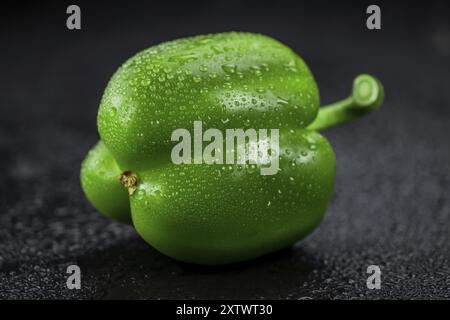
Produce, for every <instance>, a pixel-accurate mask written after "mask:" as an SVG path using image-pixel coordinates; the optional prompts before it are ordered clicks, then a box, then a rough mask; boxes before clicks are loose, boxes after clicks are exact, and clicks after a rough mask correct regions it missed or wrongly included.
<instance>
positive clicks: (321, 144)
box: [81, 32, 384, 265]
mask: <svg viewBox="0 0 450 320" xmlns="http://www.w3.org/2000/svg"><path fill="white" fill-rule="evenodd" d="M383 97H384V90H383V87H382V85H381V83H380V82H379V81H378V80H377V79H375V78H373V77H371V76H369V75H361V76H359V77H357V78H356V79H355V82H354V86H353V92H352V95H351V96H350V97H348V98H347V99H345V100H342V101H340V102H337V103H335V104H333V105H330V106H328V107H325V108H321V109H320V112H319V92H318V89H317V85H316V83H315V80H314V78H313V76H312V74H311V72H310V71H309V69H308V67H307V66H306V64H305V63H304V62H303V60H302V59H301V58H300V57H298V56H297V55H296V54H295V53H294V52H293V51H292V50H291V49H289V48H288V47H286V46H284V45H283V44H281V43H279V42H278V41H276V40H274V39H271V38H269V37H266V36H263V35H256V34H249V33H235V32H233V33H223V34H216V35H208V36H197V37H192V38H186V39H180V40H175V41H172V42H168V43H164V44H161V45H158V46H155V47H152V48H149V49H147V50H144V51H143V52H141V53H138V54H137V55H135V56H134V57H132V58H131V59H129V60H128V61H127V62H126V63H125V64H124V65H123V66H122V67H121V68H119V70H118V71H117V72H116V73H115V75H114V76H113V77H112V79H111V80H110V82H109V84H108V86H107V88H106V90H105V93H104V96H103V99H102V102H101V105H100V109H99V114H98V129H99V133H100V137H101V139H102V142H99V143H98V144H97V146H96V147H94V151H91V153H90V154H89V155H88V156H87V158H86V160H85V161H84V162H83V164H82V172H81V181H82V187H83V190H84V192H85V193H86V195H87V197H88V199H89V200H90V201H91V202H92V204H93V205H94V207H96V208H97V209H98V210H99V211H100V212H101V213H103V214H104V215H105V216H108V217H111V218H113V219H116V220H119V221H122V222H127V221H130V218H131V219H132V223H133V225H134V226H135V228H136V230H137V232H138V233H139V234H140V235H141V237H142V238H143V239H144V240H145V241H146V242H147V243H149V244H150V245H152V246H153V247H154V248H156V249H157V250H159V251H160V252H162V253H164V254H166V255H168V256H170V257H172V258H175V259H178V260H182V261H186V262H191V263H198V264H208V265H215V264H225V263H233V262H238V261H243V260H248V259H251V258H254V257H258V256H261V255H263V254H267V253H269V252H272V251H275V250H278V249H281V248H284V247H287V246H289V245H291V244H293V243H295V242H296V241H299V240H301V239H302V238H304V237H305V236H307V235H308V234H309V233H310V232H312V231H313V230H314V229H315V228H316V227H317V226H318V224H319V223H320V222H321V220H322V219H323V216H324V214H325V211H326V208H327V206H328V202H329V200H330V198H331V196H332V192H333V187H334V182H335V174H336V160H335V156H334V152H333V150H332V148H331V146H330V145H329V143H328V141H327V140H326V139H325V138H324V137H323V136H322V135H321V134H320V133H318V132H317V131H319V130H323V129H327V128H331V127H334V126H337V125H339V124H342V123H345V122H348V121H351V120H353V119H355V118H357V117H360V116H362V115H364V114H366V113H368V112H370V111H372V110H374V109H376V108H377V107H378V106H379V105H380V104H381V102H382V100H383ZM198 120H201V121H202V122H203V126H204V127H205V128H217V129H219V130H222V131H225V130H226V129H229V128H243V129H244V130H245V129H246V128H255V129H260V128H267V129H270V128H279V129H280V131H279V138H280V142H279V145H280V150H279V155H278V158H279V171H278V172H277V173H276V174H275V175H261V173H260V165H252V164H244V165H241V164H204V163H203V164H174V163H173V162H172V160H171V150H172V148H173V146H174V145H175V144H176V143H175V142H172V141H171V134H172V132H173V131H174V130H175V129H177V128H192V125H193V122H194V121H198ZM106 172H107V173H108V174H105V173H106ZM121 183H122V184H123V185H125V186H126V187H127V189H128V191H129V192H128V193H129V194H128V193H127V189H126V188H124V187H122V185H121ZM130 212H131V214H130Z"/></svg>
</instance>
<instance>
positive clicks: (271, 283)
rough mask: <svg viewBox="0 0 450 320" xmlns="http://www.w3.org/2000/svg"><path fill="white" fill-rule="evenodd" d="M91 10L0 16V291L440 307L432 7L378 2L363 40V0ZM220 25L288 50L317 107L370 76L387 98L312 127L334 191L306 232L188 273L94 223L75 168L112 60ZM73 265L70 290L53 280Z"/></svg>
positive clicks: (444, 35) (440, 79) (438, 68)
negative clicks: (388, 301) (72, 14)
mask: <svg viewBox="0 0 450 320" xmlns="http://www.w3.org/2000/svg"><path fill="white" fill-rule="evenodd" d="M427 3H428V2H427ZM100 4H101V5H102V6H101V5H98V6H96V7H94V5H93V4H89V3H81V6H82V12H83V30H82V31H79V32H69V31H67V30H66V29H65V7H64V6H63V5H61V6H59V7H48V6H45V5H42V4H36V5H30V6H28V7H19V6H12V7H2V8H1V9H2V10H1V11H0V12H1V14H2V17H1V19H0V27H1V28H0V37H1V43H2V45H1V47H2V49H1V52H0V61H1V62H0V64H1V72H0V88H1V92H0V107H1V115H2V116H1V117H0V155H1V156H0V167H1V172H2V179H0V194H1V197H0V201H1V204H0V298H50V299H53V298H82V299H85V298H87V299H89V298H136V299H143V298H152V299H155V298H276V299H278V298H281V299H309V298H320V299H334V298H341V299H353V298H357V299H360V298H369V299H372V298H375V299H377V298H395V299H399V298H420V299H428V298H450V267H449V258H450V241H449V240H450V203H449V195H450V192H449V184H450V161H449V160H450V148H449V130H450V126H449V120H450V93H449V78H448V71H449V70H450V68H449V66H450V65H449V62H450V25H449V20H448V19H446V18H448V12H449V10H448V7H446V5H444V4H439V3H428V4H427V6H423V7H421V8H412V7H408V5H407V4H406V3H403V4H400V5H399V7H397V8H394V7H388V6H387V4H386V5H385V6H384V7H383V6H382V17H383V30H382V31H378V32H369V31H367V30H366V29H365V28H364V11H365V7H364V5H363V4H360V5H357V6H355V5H353V6H351V5H349V4H343V5H342V7H337V6H336V5H331V4H327V3H319V4H317V2H315V4H300V5H297V6H294V5H293V4H290V3H279V2H277V5H276V6H274V5H262V4H259V3H257V2H250V3H247V4H246V5H242V4H238V3H230V2H226V3H224V4H222V5H215V6H214V7H213V6H212V4H208V2H203V3H200V4H198V5H197V4H195V5H194V4H189V5H187V4H185V5H175V4H166V5H163V6H155V5H147V6H145V5H144V4H143V3H137V4H136V3H132V2H129V1H127V2H126V3H124V4H120V5H119V4H117V5H115V6H112V5H108V4H106V3H100ZM2 6H4V5H3V4H2ZM446 15H447V17H446ZM225 30H244V31H253V32H261V33H265V34H269V35H272V36H274V37H276V38H278V39H280V40H281V41H283V42H285V43H287V44H288V45H289V46H291V47H292V48H293V49H294V50H295V51H297V52H298V53H300V54H301V55H302V57H303V58H304V59H305V60H306V61H307V62H308V64H309V65H310V67H311V69H312V71H313V73H314V74H315V76H316V78H317V81H318V83H319V87H320V88H321V93H322V99H323V102H324V103H328V102H331V101H333V100H335V99H338V98H341V97H343V96H344V95H346V94H347V93H348V91H349V88H350V83H351V80H352V78H353V77H354V76H355V75H356V74H358V73H360V72H369V73H373V74H375V75H377V76H378V77H379V78H380V79H381V80H382V81H383V83H384V85H385V88H386V93H387V95H386V101H385V104H384V106H383V107H382V109H380V110H379V111H377V112H376V113H374V114H372V115H370V116H368V117H367V118H364V119H361V120H360V121H357V122H355V123H352V124H350V125H347V126H344V127H341V128H337V129H334V130H331V131H329V132H326V133H325V134H326V136H327V137H328V138H329V140H330V141H331V143H332V145H333V146H334V150H335V152H336V155H337V160H338V164H337V170H338V171H337V183H336V188H335V193H334V197H333V200H332V201H331V203H330V206H329V209H328V212H327V215H326V219H325V221H324V222H323V224H322V225H321V226H320V227H319V228H318V229H317V230H316V231H315V232H314V233H313V234H312V235H311V236H310V237H308V238H307V239H306V240H304V241H302V242H300V243H298V244H296V245H295V246H294V247H293V248H289V249H286V250H284V251H281V252H277V253H275V254H272V255H269V256H266V257H263V258H261V259H257V260H254V261H251V262H247V263H243V264H237V265H232V266H225V267H214V268H211V267H199V266H193V265H188V264H183V263H179V262H176V261H173V260H171V259H169V258H167V257H165V256H163V255H161V254H159V253H158V252H157V251H155V250H154V249H152V248H151V247H149V246H148V245H147V244H146V243H145V242H144V241H143V240H141V239H140V238H139V237H138V235H137V234H136V233H135V232H134V230H133V228H132V227H130V226H124V225H121V224H118V223H114V222H111V221H108V220H106V219H104V218H103V217H101V216H100V215H99V214H98V213H97V212H96V211H95V210H94V209H93V208H92V207H91V206H90V204H89V203H88V202H87V200H86V199H85V197H84V196H83V194H82V191H81V189H80V186H79V178H78V174H79V167H80V162H81V160H82V159H83V157H84V155H85V154H86V152H87V151H88V149H89V148H90V147H91V146H92V145H93V144H94V143H95V141H96V140H97V133H96V128H95V121H96V112H97V106H98V102H99V99H100V97H101V93H102V90H103V88H104V87H105V85H106V82H107V80H108V78H109V76H110V75H111V74H112V73H113V72H114V70H115V69H116V68H117V67H118V66H119V65H120V64H121V62H123V61H124V60H125V59H126V58H127V57H129V56H131V55H132V54H133V53H134V52H136V51H138V50H141V49H143V48H145V47H148V46H150V45H153V44H156V43H158V42H161V41H165V40H169V39H173V38H177V37H181V36H185V35H193V34H200V33H209V32H218V31H225ZM74 263H76V264H78V265H79V266H80V267H81V269H82V272H83V273H82V289H81V290H78V291H75V290H73V291H71V290H68V289H66V287H65V281H66V274H65V271H66V267H67V266H68V265H69V264H74ZM370 264H377V265H380V266H381V269H382V289H381V290H378V291H369V290H367V289H366V286H365V281H366V277H367V275H366V273H365V271H366V268H367V266H368V265H370Z"/></svg>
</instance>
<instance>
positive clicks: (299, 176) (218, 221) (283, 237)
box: [130, 129, 335, 264]
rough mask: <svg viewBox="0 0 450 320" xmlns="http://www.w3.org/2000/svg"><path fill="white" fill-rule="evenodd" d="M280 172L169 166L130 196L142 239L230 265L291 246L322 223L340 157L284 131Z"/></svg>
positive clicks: (319, 139)
mask: <svg viewBox="0 0 450 320" xmlns="http://www.w3.org/2000/svg"><path fill="white" fill-rule="evenodd" d="M280 145H281V146H282V149H281V150H280V151H281V152H280V153H281V160H280V168H282V170H281V171H280V172H279V173H278V174H276V175H267V176H261V175H260V171H259V170H258V168H255V167H253V168H252V166H251V165H245V166H243V165H219V164H215V165H198V166H196V165H180V166H179V165H167V166H164V167H160V168H156V169H152V170H148V171H144V172H142V173H141V174H140V179H141V180H140V181H141V182H140V184H139V186H138V188H137V190H136V192H135V193H134V194H133V195H132V196H131V197H130V199H131V210H132V216H133V222H134V225H135V227H136V230H137V231H138V233H139V234H140V235H141V236H142V238H144V239H145V240H146V241H147V242H148V243H150V244H151V245H152V246H153V247H155V248H156V249H158V250H159V251H161V252H163V253H164V254H166V255H168V256H170V257H173V258H175V259H179V260H183V261H187V262H194V263H201V264H224V263H231V262H237V261H242V260H247V259H250V258H253V257H257V256H260V255H263V254H266V253H269V252H272V251H275V250H278V249H281V248H284V247H287V246H289V245H291V244H293V243H295V242H296V241H298V240H299V239H301V238H303V237H304V236H306V235H307V234H309V233H310V232H311V231H312V230H314V229H315V227H316V226H317V225H318V224H319V223H320V221H321V220H322V217H323V215H324V212H325V210H326V207H327V205H328V202H329V200H330V197H331V195H332V191H333V186H334V181H335V157H334V153H333V151H332V149H331V147H330V145H329V144H328V142H327V140H326V139H325V138H324V137H323V136H322V135H320V134H319V133H317V132H314V131H308V130H304V129H297V130H291V129H284V130H283V131H281V132H280Z"/></svg>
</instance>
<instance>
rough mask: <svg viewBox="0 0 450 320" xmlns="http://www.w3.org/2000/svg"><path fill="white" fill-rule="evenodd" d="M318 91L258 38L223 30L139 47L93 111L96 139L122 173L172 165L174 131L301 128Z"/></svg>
mask: <svg viewBox="0 0 450 320" xmlns="http://www.w3.org/2000/svg"><path fill="white" fill-rule="evenodd" d="M318 108H319V92H318V89H317V86H316V83H315V81H314V78H313V76H312V74H311V72H310V71H309V69H308V67H307V66H306V64H305V63H304V62H303V60H301V59H300V57H299V56H298V55H296V54H295V53H294V52H293V51H292V50H291V49H289V48H288V47H286V46H285V45H283V44H281V43H280V42H278V41H276V40H274V39H272V38H269V37H266V36H263V35H258V34H250V33H236V32H232V33H222V34H216V35H209V36H196V37H192V38H187V39H180V40H175V41H171V42H167V43H163V44H160V45H158V46H155V47H151V48H149V49H147V50H144V51H142V52H140V53H138V54H137V55H135V56H134V57H132V58H131V59H129V60H128V61H127V62H125V64H124V65H123V66H122V67H120V68H119V70H118V71H117V72H116V73H115V74H114V76H113V77H112V79H111V81H110V82H109V84H108V86H107V88H106V90H105V93H104V95H103V99H102V101H101V104H100V109H99V112H98V129H99V133H100V137H101V139H102V140H103V142H104V143H105V145H106V146H107V147H108V149H109V151H110V152H111V153H112V154H113V156H114V158H115V159H116V161H117V162H118V164H119V166H120V167H121V168H124V169H125V170H131V171H133V172H134V171H136V172H138V171H141V170H148V169H150V168H154V167H158V166H161V165H165V164H166V163H168V162H171V160H170V150H171V147H172V145H173V144H172V143H171V141H170V137H171V133H172V131H173V130H174V129H176V128H190V127H191V126H192V123H193V121H195V120H202V121H203V124H204V127H209V128H217V129H220V130H225V129H227V128H302V127H303V128H304V127H306V126H307V125H308V124H309V123H311V122H312V121H313V120H314V119H315V117H316V115H317V111H318Z"/></svg>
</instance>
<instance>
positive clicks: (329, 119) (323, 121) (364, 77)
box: [308, 74, 384, 131]
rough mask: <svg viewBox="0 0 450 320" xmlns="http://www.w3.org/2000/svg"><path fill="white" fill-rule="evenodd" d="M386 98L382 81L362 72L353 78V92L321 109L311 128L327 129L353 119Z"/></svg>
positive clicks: (367, 111) (373, 108)
mask: <svg viewBox="0 0 450 320" xmlns="http://www.w3.org/2000/svg"><path fill="white" fill-rule="evenodd" d="M383 99H384V89H383V85H382V84H381V82H380V81H379V80H378V79H376V78H375V77H373V76H370V75H368V74H361V75H359V76H357V77H356V78H355V80H353V90H352V94H351V95H350V96H349V97H348V98H346V99H344V100H341V101H338V102H335V103H333V104H330V105H328V106H325V107H322V108H320V109H319V113H318V114H317V117H316V119H315V120H314V121H313V122H312V123H311V124H310V125H309V126H308V129H309V130H317V131H321V130H325V129H329V128H333V127H336V126H338V125H341V124H344V123H347V122H350V121H353V120H354V119H356V118H359V117H361V116H363V115H365V114H367V113H369V112H371V111H373V110H375V109H377V108H378V107H379V106H380V105H381V103H382V102H383Z"/></svg>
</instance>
